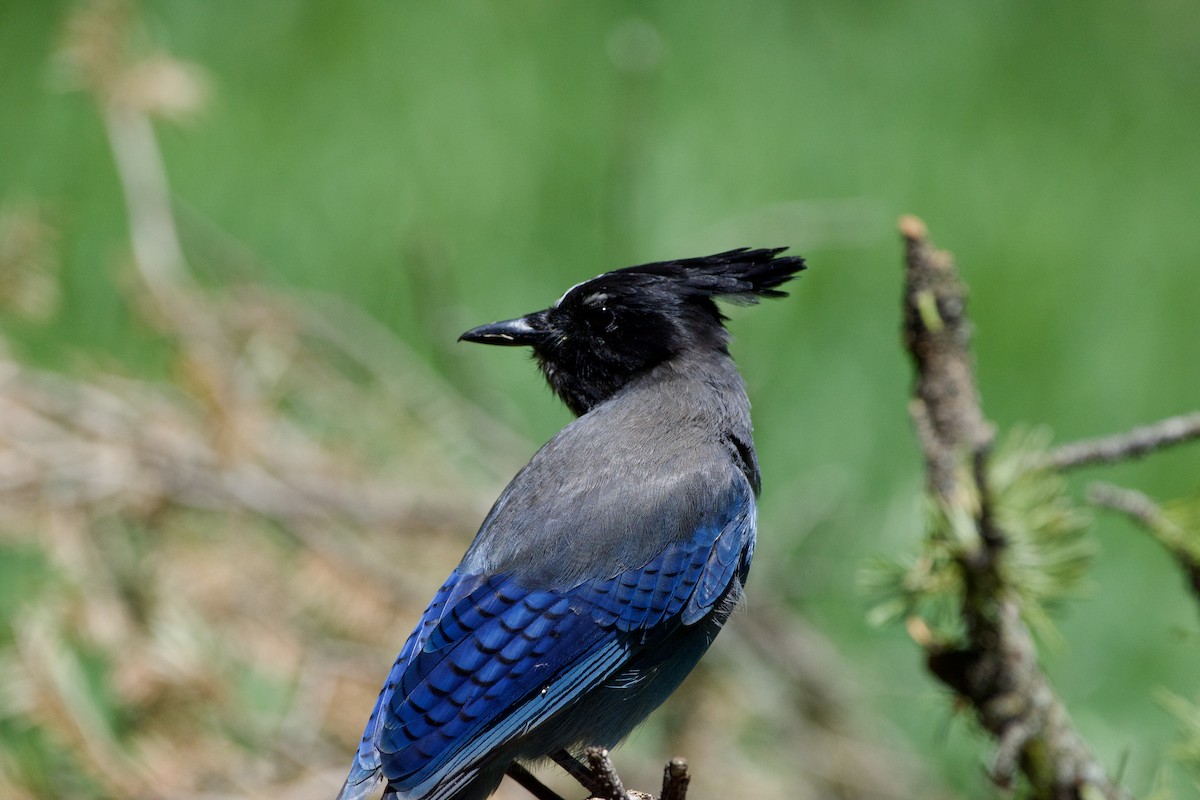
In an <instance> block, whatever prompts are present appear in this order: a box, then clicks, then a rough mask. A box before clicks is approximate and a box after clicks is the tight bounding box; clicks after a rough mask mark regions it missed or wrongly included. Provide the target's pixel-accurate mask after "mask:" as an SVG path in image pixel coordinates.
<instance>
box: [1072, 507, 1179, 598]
mask: <svg viewBox="0 0 1200 800" xmlns="http://www.w3.org/2000/svg"><path fill="white" fill-rule="evenodd" d="M1088 500H1089V501H1090V502H1092V503H1094V504H1095V505H1098V506H1102V507H1103V508H1108V509H1111V510H1113V511H1118V512H1120V513H1122V514H1124V515H1125V516H1127V517H1129V518H1131V519H1132V520H1133V521H1134V522H1136V523H1137V524H1138V525H1140V526H1142V527H1143V528H1145V529H1146V530H1147V531H1148V532H1149V533H1150V535H1151V536H1153V537H1154V538H1155V539H1156V540H1157V541H1158V542H1159V544H1161V545H1162V546H1163V547H1164V548H1166V550H1167V552H1168V553H1170V554H1171V557H1172V558H1174V559H1175V560H1176V561H1177V562H1178V563H1179V566H1180V567H1182V568H1183V573H1184V577H1185V578H1186V580H1187V584H1188V587H1189V588H1190V589H1191V590H1192V592H1193V593H1195V595H1196V597H1197V599H1200V555H1198V554H1197V552H1196V548H1195V547H1192V548H1189V547H1186V546H1184V544H1183V538H1184V537H1185V536H1186V533H1185V532H1184V531H1182V530H1180V527H1179V526H1178V525H1176V524H1175V523H1174V522H1173V521H1172V520H1171V519H1170V518H1168V516H1167V515H1166V514H1165V513H1163V510H1162V508H1161V507H1160V506H1159V505H1158V503H1156V502H1154V500H1152V499H1150V497H1149V496H1147V495H1146V494H1143V493H1142V492H1139V491H1136V490H1134V489H1126V488H1123V487H1121V486H1114V485H1113V484H1111V483H1093V484H1092V485H1091V486H1089V487H1088Z"/></svg>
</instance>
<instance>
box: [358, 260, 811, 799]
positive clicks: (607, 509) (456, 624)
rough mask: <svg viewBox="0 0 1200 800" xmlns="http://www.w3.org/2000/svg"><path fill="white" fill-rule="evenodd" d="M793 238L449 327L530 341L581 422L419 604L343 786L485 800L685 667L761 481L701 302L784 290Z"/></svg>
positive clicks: (506, 498) (741, 388)
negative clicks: (520, 770) (520, 312)
mask: <svg viewBox="0 0 1200 800" xmlns="http://www.w3.org/2000/svg"><path fill="white" fill-rule="evenodd" d="M786 249H787V248H770V249H750V248H740V249H737V250H730V251H727V252H722V253H717V254H715V255H710V256H704V257H700V258H687V259H680V260H675V261H662V262H655V263H650V264H642V265H640V266H633V267H627V268H624V269H618V270H614V271H612V272H607V273H604V274H602V275H599V276H597V277H595V278H592V279H590V280H587V281H584V282H582V283H579V284H576V285H575V286H573V287H571V288H570V289H568V290H567V292H566V293H565V294H563V295H562V297H561V298H559V300H558V301H557V302H555V303H554V304H553V305H551V306H550V307H549V308H546V309H544V310H541V311H536V312H534V313H531V314H526V315H525V316H522V317H518V318H516V319H509V320H505V321H502V322H494V323H490V324H487V325H481V326H479V327H476V328H472V329H471V330H469V331H467V332H466V333H464V334H462V336H460V337H459V339H460V341H467V342H477V343H482V344H492V345H506V346H525V347H529V348H530V349H531V350H532V354H533V357H534V360H535V361H536V363H537V365H538V367H539V368H540V371H541V373H542V374H543V376H544V377H545V379H546V381H547V383H548V384H549V386H550V388H551V389H552V390H553V391H554V393H555V394H557V396H558V397H559V398H561V399H562V401H563V402H564V403H565V404H566V406H567V407H568V408H569V409H570V411H571V412H572V413H573V414H574V415H575V419H574V420H573V421H572V422H570V424H568V425H567V426H566V427H565V428H563V429H562V430H561V431H560V432H559V433H558V434H556V435H555V436H554V437H553V438H551V439H550V441H549V442H547V443H546V444H545V445H544V446H543V447H542V448H541V449H540V450H538V451H537V453H536V454H535V455H534V456H533V458H532V459H531V460H530V461H529V463H528V464H527V465H526V466H525V467H523V468H522V469H521V470H520V471H519V472H518V473H517V475H516V476H515V477H514V478H513V480H512V482H511V483H509V485H508V487H507V488H506V489H505V490H504V491H503V493H502V494H501V495H500V497H499V499H497V500H496V502H495V504H494V505H493V506H492V508H491V511H490V512H489V513H488V514H487V516H486V518H485V519H484V521H483V523H482V525H481V527H480V528H479V531H478V533H477V534H476V536H475V538H474V540H473V541H472V543H471V545H470V546H469V547H468V549H467V551H466V553H465V555H464V556H463V558H462V561H461V563H459V565H458V566H457V567H456V568H455V569H454V571H453V572H452V573H451V574H450V576H449V578H447V580H446V581H445V583H444V584H442V586H441V588H440V589H439V590H438V591H437V592H436V594H435V595H434V597H433V600H432V601H431V602H430V603H429V606H428V608H426V609H425V612H424V614H423V615H422V616H421V619H420V621H419V622H418V623H417V625H416V628H415V629H414V630H413V632H412V634H411V635H410V636H409V638H408V640H407V641H406V642H405V644H404V646H403V648H402V649H401V651H400V654H399V656H398V657H397V659H396V661H395V664H394V665H393V666H392V668H391V671H390V672H389V674H388V676H387V679H386V681H385V683H384V685H383V689H382V691H381V692H380V694H379V697H378V700H377V701H376V703H375V706H374V709H373V711H372V712H371V716H370V719H369V721H368V723H367V725H366V730H365V731H364V734H363V738H362V742H361V744H360V746H359V747H358V750H357V753H356V754H355V756H354V759H353V763H352V766H351V768H350V772H349V775H348V776H347V778H346V780H345V783H344V785H343V787H342V789H341V791H340V793H339V794H338V798H339V800H363V799H364V798H368V797H374V796H375V793H376V792H378V791H379V789H380V786H381V785H382V787H383V798H384V800H482V799H483V798H486V797H487V796H488V795H490V794H491V793H492V792H493V791H494V790H495V789H496V787H497V786H498V785H499V783H500V781H501V780H502V778H503V777H504V774H505V773H506V772H507V771H509V769H510V768H514V765H524V764H531V763H537V762H539V761H541V760H544V759H545V758H547V757H552V756H554V755H555V754H578V753H581V752H582V751H583V750H584V749H585V748H588V747H593V746H596V747H605V748H611V747H614V746H616V745H617V744H618V743H619V742H620V741H621V740H623V739H624V738H625V737H626V736H627V735H628V734H629V733H630V731H631V730H632V729H633V728H634V727H636V726H637V725H638V724H639V723H641V722H642V721H643V720H644V719H645V718H646V717H647V715H649V714H650V712H651V711H653V710H654V709H655V708H657V707H658V706H659V705H660V704H661V703H662V702H663V701H664V700H665V699H666V698H667V697H668V696H669V695H670V694H671V693H672V692H673V691H674V690H675V689H676V688H677V687H678V686H679V684H680V683H681V682H682V680H683V679H684V677H685V676H686V675H687V674H688V673H689V672H690V671H691V670H692V668H693V667H694V666H695V665H696V663H697V661H698V660H699V659H700V657H701V656H702V655H703V654H704V652H705V651H706V650H707V649H708V647H709V645H710V644H711V643H712V641H713V639H714V637H715V636H716V635H717V632H718V631H719V630H720V629H721V627H722V625H723V624H724V623H725V621H726V620H727V619H728V618H729V616H730V614H731V612H732V611H733V609H734V607H735V606H736V605H737V604H738V602H739V599H740V598H741V597H742V592H743V587H744V585H745V582H746V579H747V575H748V571H749V567H750V561H751V558H752V556H753V554H754V543H755V533H756V519H757V506H756V498H757V497H758V495H759V493H760V490H761V479H760V474H759V466H758V461H757V457H756V455H755V449H754V442H753V439H752V437H751V425H750V403H749V400H748V398H747V394H746V389H745V384H744V382H743V380H742V377H741V375H740V373H739V372H738V370H737V367H736V366H735V365H734V362H733V359H732V357H731V356H730V353H729V347H728V345H729V342H730V339H731V337H730V334H729V333H728V331H727V330H726V327H725V323H726V322H727V321H728V320H727V317H725V315H724V314H723V313H722V312H721V310H720V309H719V308H718V306H717V304H716V302H715V300H716V299H718V298H720V299H722V300H725V301H729V302H732V303H739V304H752V303H756V302H757V301H758V300H759V299H760V298H772V297H783V296H786V292H784V291H781V290H780V289H779V288H778V287H779V286H781V285H782V284H784V283H785V282H787V281H789V280H791V279H792V278H793V277H795V276H796V275H797V274H798V273H799V272H800V271H801V270H803V269H805V262H804V259H803V258H800V257H797V256H783V255H781V253H783V252H784V251H785V250H786ZM560 763H561V762H560Z"/></svg>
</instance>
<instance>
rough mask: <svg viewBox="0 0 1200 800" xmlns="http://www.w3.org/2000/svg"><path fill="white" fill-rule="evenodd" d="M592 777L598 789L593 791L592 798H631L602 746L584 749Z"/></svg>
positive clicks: (598, 799) (621, 799)
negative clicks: (593, 795)
mask: <svg viewBox="0 0 1200 800" xmlns="http://www.w3.org/2000/svg"><path fill="white" fill-rule="evenodd" d="M584 756H585V757H586V758H587V762H588V767H589V768H590V769H591V771H592V778H593V779H594V780H595V781H596V785H597V788H598V789H599V791H597V792H595V795H596V796H595V797H594V798H592V800H631V798H630V796H629V794H628V793H627V792H626V791H625V786H624V785H623V784H622V783H621V776H620V775H618V774H617V768H616V767H614V766H613V763H612V759H611V758H609V755H608V750H607V749H605V748H603V747H589V748H588V749H587V750H585V751H584Z"/></svg>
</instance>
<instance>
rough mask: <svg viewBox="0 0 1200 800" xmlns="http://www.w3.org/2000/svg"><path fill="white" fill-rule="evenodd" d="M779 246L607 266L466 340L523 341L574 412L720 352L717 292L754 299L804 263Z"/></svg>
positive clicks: (724, 339)
mask: <svg viewBox="0 0 1200 800" xmlns="http://www.w3.org/2000/svg"><path fill="white" fill-rule="evenodd" d="M785 249H786V248H774V249H761V250H750V249H749V248H742V249H739V250H730V251H728V252H724V253H717V254H716V255H711V256H704V257H701V258H688V259H682V260H679V261H660V262H655V263H653V264H642V265H640V266H636V267H627V268H625V269H619V270H615V271H613V272H606V273H604V274H603V275H599V276H597V277H595V278H592V279H591V280H589V281H584V282H583V283H580V284H578V285H576V286H574V287H572V288H571V289H569V290H568V291H567V293H566V294H564V295H563V296H562V298H561V299H560V300H559V301H558V302H557V303H555V304H554V305H553V306H551V307H550V308H548V309H545V310H544V311H538V312H535V313H533V314H528V315H526V316H524V317H521V318H519V319H515V320H509V321H507V322H498V323H493V324H492V325H483V326H480V327H479V328H475V329H473V330H471V331H468V332H467V333H465V334H463V336H462V338H464V339H467V340H469V341H477V342H485V343H490V344H511V345H529V346H531V347H532V348H533V353H534V356H535V357H536V358H537V360H538V364H539V365H540V366H541V368H542V372H543V373H544V374H545V376H546V380H547V381H548V382H549V383H550V386H551V387H552V388H553V389H554V390H555V392H557V393H558V395H559V396H560V397H562V399H563V401H564V402H565V403H566V404H567V405H568V406H569V407H570V408H571V410H572V411H574V412H575V413H576V414H583V413H585V412H586V411H587V410H588V409H589V408H591V407H592V406H594V405H596V404H597V403H599V402H602V401H604V400H606V399H607V398H609V397H611V396H612V395H613V394H615V393H616V392H617V391H619V390H620V389H621V387H623V386H624V385H626V384H627V383H628V382H629V381H630V380H632V379H633V378H635V377H636V376H638V375H640V374H642V373H644V372H645V371H647V370H649V369H652V368H654V367H656V366H658V365H659V364H662V363H663V362H664V361H667V360H668V359H670V358H672V357H674V356H676V355H678V354H679V353H681V352H683V351H685V350H688V349H710V350H715V351H718V352H721V353H726V354H727V352H728V351H727V350H726V345H727V344H728V340H729V336H728V334H727V333H726V332H725V328H724V325H723V324H722V323H723V322H724V320H725V317H724V316H723V315H722V314H721V312H720V310H719V309H718V308H717V304H716V303H715V302H714V299H715V298H721V299H723V300H727V301H730V302H734V303H743V304H746V303H756V302H758V299H759V298H761V297H783V296H786V294H787V293H786V292H783V291H781V290H780V289H779V288H778V287H779V286H781V285H783V284H784V283H786V282H787V281H789V280H791V279H792V278H793V277H795V275H796V273H798V272H800V271H801V270H803V269H804V259H802V258H799V257H795V256H783V257H780V256H779V254H780V253H782V252H783V250H785Z"/></svg>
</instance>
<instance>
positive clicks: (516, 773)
mask: <svg viewBox="0 0 1200 800" xmlns="http://www.w3.org/2000/svg"><path fill="white" fill-rule="evenodd" d="M506 774H507V775H508V777H510V778H512V779H513V780H514V781H516V782H517V783H518V784H520V785H521V788H522V789H524V790H525V791H527V792H529V793H530V794H531V795H533V796H534V797H535V798H537V800H563V798H562V795H560V794H559V793H558V792H556V791H554V790H553V789H551V788H550V787H549V786H547V785H546V784H544V783H542V782H541V781H539V780H538V779H537V776H536V775H534V774H533V773H532V772H530V771H529V770H527V769H525V768H524V767H522V766H521V765H520V764H516V763H514V764H513V765H512V766H511V767H509V768H508V771H507V773H506Z"/></svg>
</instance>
